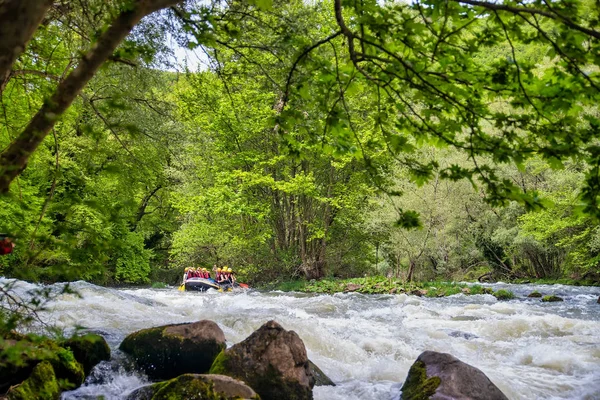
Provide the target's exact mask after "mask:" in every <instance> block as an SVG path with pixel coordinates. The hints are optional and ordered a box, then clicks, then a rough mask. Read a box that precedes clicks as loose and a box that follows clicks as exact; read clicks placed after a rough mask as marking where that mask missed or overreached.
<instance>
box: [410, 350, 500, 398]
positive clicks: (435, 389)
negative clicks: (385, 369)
mask: <svg viewBox="0 0 600 400" xmlns="http://www.w3.org/2000/svg"><path fill="white" fill-rule="evenodd" d="M401 399H402V400H426V399H432V400H444V399H455V400H508V398H507V397H506V396H505V395H504V393H502V392H501V391H500V389H498V387H497V386H496V385H494V384H493V383H492V381H490V380H489V378H488V377H487V376H486V375H485V374H484V373H483V372H481V371H480V370H479V369H477V368H475V367H473V366H471V365H469V364H466V363H464V362H462V361H460V360H459V359H458V358H456V357H454V356H452V355H450V354H447V353H438V352H435V351H425V352H423V353H421V355H420V356H419V357H418V358H417V360H416V361H415V362H414V364H413V365H412V366H411V367H410V370H409V371H408V376H407V377H406V381H404V385H403V386H402V396H401Z"/></svg>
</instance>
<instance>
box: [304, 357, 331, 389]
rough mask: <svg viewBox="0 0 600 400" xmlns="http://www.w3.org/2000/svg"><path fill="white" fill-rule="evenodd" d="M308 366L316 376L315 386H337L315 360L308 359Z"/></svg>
mask: <svg viewBox="0 0 600 400" xmlns="http://www.w3.org/2000/svg"><path fill="white" fill-rule="evenodd" d="M308 368H309V369H310V371H311V373H312V375H313V377H314V384H313V386H335V383H333V381H332V380H331V379H330V378H329V377H328V376H327V375H325V372H323V371H321V368H319V367H317V366H316V365H315V363H314V362H312V361H310V360H308Z"/></svg>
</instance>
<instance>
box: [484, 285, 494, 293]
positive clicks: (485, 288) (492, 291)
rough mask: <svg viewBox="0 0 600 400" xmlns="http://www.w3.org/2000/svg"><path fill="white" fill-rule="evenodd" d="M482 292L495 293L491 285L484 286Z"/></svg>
mask: <svg viewBox="0 0 600 400" xmlns="http://www.w3.org/2000/svg"><path fill="white" fill-rule="evenodd" d="M481 293H483V294H494V289H492V288H491V287H484V288H482V289H481Z"/></svg>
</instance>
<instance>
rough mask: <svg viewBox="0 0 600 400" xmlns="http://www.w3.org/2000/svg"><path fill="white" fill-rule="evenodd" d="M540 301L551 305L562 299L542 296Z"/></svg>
mask: <svg viewBox="0 0 600 400" xmlns="http://www.w3.org/2000/svg"><path fill="white" fill-rule="evenodd" d="M542 301H543V302H545V303H553V302H555V301H564V300H563V298H562V297H558V296H555V295H553V294H552V295H548V296H544V297H542Z"/></svg>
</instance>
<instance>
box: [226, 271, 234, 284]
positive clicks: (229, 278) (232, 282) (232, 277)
mask: <svg viewBox="0 0 600 400" xmlns="http://www.w3.org/2000/svg"><path fill="white" fill-rule="evenodd" d="M227 274H228V275H229V276H228V277H227V279H228V280H229V282H230V283H231V284H232V285H233V284H235V282H236V279H235V272H233V270H232V269H231V268H227Z"/></svg>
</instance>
